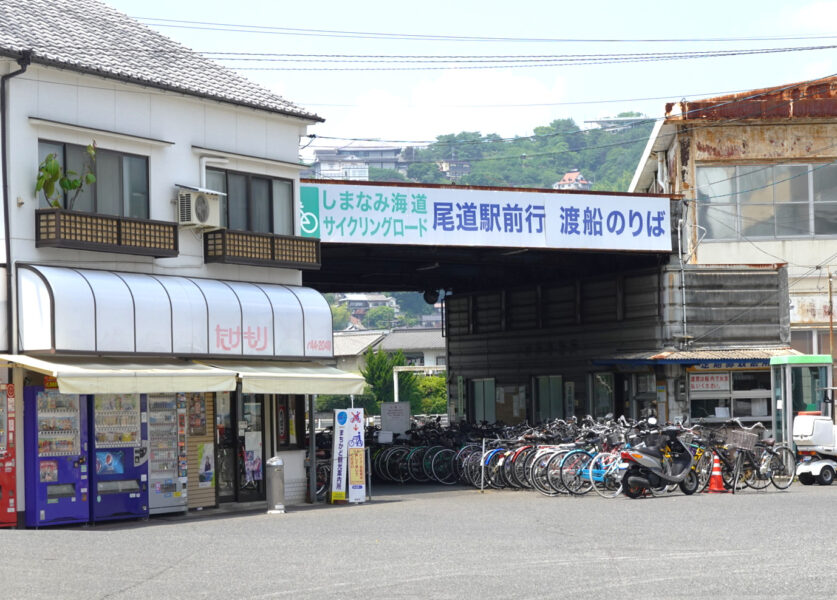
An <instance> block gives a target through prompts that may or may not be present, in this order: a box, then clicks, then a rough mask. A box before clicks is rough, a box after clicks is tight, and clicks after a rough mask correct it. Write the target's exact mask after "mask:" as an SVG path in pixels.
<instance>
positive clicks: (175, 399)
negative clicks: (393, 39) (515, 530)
mask: <svg viewBox="0 0 837 600" xmlns="http://www.w3.org/2000/svg"><path fill="white" fill-rule="evenodd" d="M0 23H2V27H0V74H2V80H0V85H2V86H3V89H2V94H3V102H2V103H0V108H2V112H0V131H2V134H3V136H4V139H3V144H2V147H0V163H2V164H1V165H0V168H1V169H2V180H3V187H2V198H3V206H2V215H0V223H2V224H0V236H2V238H3V240H4V243H3V244H2V245H0V248H2V250H0V253H2V257H3V260H2V261H0V262H2V276H0V282H1V283H0V287H2V291H0V305H2V306H0V314H2V315H3V316H2V318H0V351H2V352H3V353H5V354H4V355H3V358H2V366H3V367H7V368H3V369H0V373H2V375H0V377H2V383H8V384H13V385H14V387H13V388H9V390H11V389H15V390H17V393H16V394H15V395H14V401H13V402H12V403H11V406H12V407H13V408H14V412H15V413H16V414H17V415H18V418H19V430H20V431H21V432H22V431H23V430H26V431H27V432H28V433H27V434H26V436H25V437H19V438H18V440H19V441H20V442H21V443H20V444H18V445H17V446H16V447H14V446H13V447H9V448H3V450H4V452H0V460H2V457H3V455H4V454H5V451H6V450H9V451H10V452H11V457H12V458H13V459H14V461H13V462H14V463H15V464H16V468H17V471H16V476H14V475H13V476H12V481H13V483H12V485H13V486H14V484H15V483H16V486H17V489H16V494H15V493H14V491H15V488H14V487H11V488H10V487H9V486H8V485H7V483H8V482H6V481H3V483H2V487H3V490H2V491H3V493H2V496H0V506H2V504H1V503H2V502H5V501H7V500H8V498H9V497H12V498H16V499H17V504H16V505H12V507H11V510H10V511H9V512H10V513H11V514H15V512H17V517H18V520H19V522H20V523H24V522H25V523H26V524H27V525H31V526H38V527H40V526H44V525H50V524H52V523H62V524H63V523H72V522H86V521H88V520H93V521H98V520H107V519H111V518H124V517H125V516H139V517H142V516H147V514H148V511H149V510H150V511H151V512H152V513H154V512H167V511H180V510H187V509H189V508H203V507H207V506H215V505H216V504H218V503H229V504H228V505H231V506H235V505H236V503H240V502H252V501H257V502H265V485H264V481H265V477H264V470H263V468H262V465H264V464H265V462H266V459H267V458H268V457H270V456H273V455H276V454H279V455H281V456H282V457H283V459H284V464H285V482H286V488H285V489H286V502H287V503H289V504H294V503H299V502H303V501H304V499H305V495H306V488H307V487H308V485H309V483H308V482H307V479H306V471H305V468H304V464H303V463H304V455H305V436H304V433H303V432H304V431H305V420H304V419H305V411H306V397H308V398H310V395H311V394H315V393H319V392H318V391H317V390H324V389H325V388H326V387H331V386H328V385H327V382H329V381H330V382H331V383H334V384H336V386H337V387H339V388H340V389H341V390H345V391H346V392H347V393H349V392H350V390H353V389H362V385H363V382H362V378H359V377H357V376H354V375H348V374H345V373H340V372H338V371H336V370H335V369H333V368H331V367H324V366H323V365H322V364H321V363H320V362H318V361H319V360H322V359H325V360H330V359H331V358H332V356H333V342H332V331H331V328H332V326H331V324H332V320H331V311H330V308H329V305H328V303H327V302H326V300H325V298H323V296H322V295H320V294H319V293H318V292H317V291H315V290H313V289H310V288H306V287H303V286H302V285H301V283H302V270H303V269H317V268H319V267H320V258H319V257H320V249H319V241H318V240H317V239H313V238H305V237H302V236H301V235H300V225H299V214H300V202H299V172H300V171H301V170H302V169H303V168H304V165H301V164H299V161H298V145H299V138H300V137H301V136H304V135H306V133H307V129H308V127H309V126H310V125H314V124H316V123H318V122H321V121H322V120H323V119H322V118H321V117H319V116H318V115H316V114H314V113H312V112H309V111H308V110H306V109H304V108H302V107H300V106H297V105H296V104H294V103H292V102H290V101H289V100H287V99H285V98H283V97H281V96H279V95H277V94H275V93H274V92H272V91H270V90H268V89H265V88H263V87H261V86H259V85H257V84H255V83H253V82H251V81H249V80H247V79H245V78H243V77H241V76H240V75H238V74H236V73H234V72H233V71H230V70H228V69H226V68H225V67H222V66H220V65H218V64H215V63H214V62H212V61H210V60H208V59H206V58H204V57H203V56H202V55H200V54H199V53H196V52H193V51H191V50H189V49H188V48H185V47H183V46H182V45H180V44H178V43H176V42H174V41H172V40H170V39H168V38H166V37H165V36H163V35H162V34H160V33H158V32H156V31H154V30H152V29H150V28H149V27H147V26H145V25H143V24H141V23H139V22H138V21H136V20H134V19H132V18H130V17H128V16H126V15H124V14H122V13H120V12H118V11H116V10H114V9H113V8H111V7H110V6H108V5H107V4H105V3H104V2H101V1H99V0H3V2H2V3H0ZM62 40H63V41H62ZM94 142H95V151H94V152H93V153H92V155H91V153H88V149H87V147H88V146H90V145H93V144H94ZM58 168H60V169H61V170H62V171H76V172H78V173H83V174H84V173H88V172H89V173H91V174H93V175H94V176H95V182H92V181H88V182H87V184H86V185H84V187H82V188H81V190H80V192H79V193H78V194H74V193H65V192H63V190H62V187H61V186H60V185H58V184H57V182H53V183H55V184H56V185H55V190H56V191H55V192H54V193H53V194H52V195H51V197H49V198H48V197H47V196H46V194H45V193H37V194H36V193H35V192H34V190H35V186H36V181H37V180H38V179H39V177H42V178H47V177H49V176H51V175H52V174H53V173H54V171H55V169H58ZM42 181H44V180H43V179H42ZM47 187H52V186H47ZM198 359H199V361H198ZM222 363H223V366H221V364H222ZM257 373H260V374H261V376H257V375H256V374H257ZM7 374H8V376H7ZM347 375H348V378H345V377H344V376H347ZM280 376H282V381H280ZM341 378H343V383H341V382H340V381H341ZM257 380H258V381H259V382H260V383H256V381H257ZM347 381H352V382H354V384H352V385H344V384H345V383H346V382H347ZM4 389H5V388H4ZM333 389H334V388H332V390H333ZM2 393H3V400H2V402H0V405H2V404H5V401H6V400H5V398H6V396H5V394H6V391H3V392H2ZM59 393H61V394H63V395H65V396H67V397H66V398H65V397H63V396H62V397H60V398H59V397H58V394H59ZM9 399H10V400H11V399H12V396H11V395H9ZM187 402H188V406H189V413H188V414H189V423H190V425H189V426H188V427H184V428H183V431H181V432H180V434H182V437H180V438H178V435H180V434H178V433H177V431H175V433H174V434H172V435H168V436H162V437H160V438H157V437H155V436H157V435H158V432H160V429H161V428H160V427H155V425H157V424H160V423H176V422H177V413H176V412H171V411H174V410H176V409H177V407H182V408H183V409H184V410H185V407H186V405H187ZM56 407H59V408H61V407H64V409H66V410H64V409H62V410H63V414H62V418H61V419H58V420H57V419H56V418H55V415H54V414H53V415H52V417H51V419H52V420H51V421H50V426H49V427H48V428H47V430H46V431H41V429H40V427H41V423H43V422H46V421H40V420H38V419H37V418H36V417H37V415H39V414H40V413H41V411H44V410H46V411H49V410H52V411H53V412H55V410H56ZM141 407H142V408H141ZM146 408H147V409H148V418H147V419H146V416H147V415H146ZM157 411H162V412H157ZM166 411H169V412H166ZM140 412H142V417H140ZM2 416H3V413H2V411H0V417H2ZM184 416H185V415H184ZM182 418H183V417H181V419H182ZM182 422H183V421H181V423H182ZM85 427H88V428H89V432H90V436H89V438H87V437H85V431H86V429H85ZM175 429H176V428H175ZM59 430H60V431H59ZM149 431H150V435H151V436H152V438H153V439H152V441H151V442H149ZM169 433H171V432H169ZM160 435H162V434H160ZM163 437H165V439H163ZM178 439H179V440H180V441H178ZM55 440H58V441H57V442H56V441H55ZM181 442H182V443H181ZM88 444H89V448H88ZM159 444H168V445H167V446H166V450H165V454H162V453H161V452H160V451H159V448H160V447H162V446H160V445H159ZM172 444H173V445H172ZM94 447H95V448H102V447H118V451H114V453H113V454H112V455H111V456H112V457H113V456H118V457H121V459H123V461H124V462H121V463H120V468H122V467H124V468H125V474H124V477H123V478H125V481H118V482H115V481H114V482H110V484H107V482H104V483H102V482H99V483H101V488H97V487H96V486H97V485H99V483H97V480H96V479H95V478H93V477H91V479H90V480H88V479H87V472H86V471H85V470H84V469H82V470H81V471H80V470H79V468H78V465H79V464H88V465H90V467H91V468H90V473H91V475H92V474H94V470H93V467H94V465H96V463H97V455H94V454H93V452H94ZM149 448H151V450H150V451H149V452H147V453H146V451H147V450H149ZM88 449H89V454H88ZM245 456H248V457H249V459H248V461H249V462H248V463H247V464H245V458H244V457H245ZM42 459H44V460H47V462H46V463H45V462H43V461H42ZM67 460H69V462H66V461H67ZM73 465H75V467H73ZM254 465H256V466H254ZM7 466H8V465H7ZM65 467H66V469H65ZM187 467H188V468H187ZM245 469H246V471H247V472H248V473H249V475H248V484H249V485H247V486H242V485H240V483H241V482H240V480H239V478H238V474H239V473H244V472H245ZM45 470H49V472H50V479H49V481H50V482H54V483H55V484H56V486H57V487H56V488H54V489H58V488H61V490H62V491H61V492H60V494H59V496H60V497H59V496H56V497H55V498H52V497H51V496H50V498H51V499H50V500H48V501H44V498H46V497H47V495H48V493H47V492H46V491H44V488H42V487H39V486H42V484H43V482H44V481H45V479H44V478H43V473H44V472H46V471H45ZM0 471H2V472H3V474H4V476H6V474H8V473H9V472H10V471H9V470H7V469H4V468H3V467H2V466H0ZM120 472H121V471H120ZM81 473H84V475H83V476H82V475H81ZM207 474H208V475H207ZM128 480H130V481H128ZM114 483H116V484H119V485H116V486H114V485H113V484H114ZM106 484H107V485H110V487H108V488H107V489H105V488H106V487H107V485H106ZM122 484H124V485H122ZM128 484H130V485H128ZM97 490H98V491H97ZM123 492H124V493H123ZM51 493H52V492H49V494H51ZM97 497H98V499H99V500H98V501H96V502H94V500H93V499H96V498H97ZM120 511H121V512H120ZM6 512H7V511H6V509H5V508H4V509H3V511H2V513H3V516H4V517H5V515H6Z"/></svg>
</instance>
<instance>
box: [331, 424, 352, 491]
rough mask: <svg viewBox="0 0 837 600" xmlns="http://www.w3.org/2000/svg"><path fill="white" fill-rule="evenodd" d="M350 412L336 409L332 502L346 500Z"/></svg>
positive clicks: (332, 452) (332, 465) (332, 456)
mask: <svg viewBox="0 0 837 600" xmlns="http://www.w3.org/2000/svg"><path fill="white" fill-rule="evenodd" d="M348 431H349V411H347V410H340V409H336V408H335V409H334V438H333V441H332V448H331V461H332V463H331V502H332V504H334V503H336V502H345V500H346V458H347V456H346V455H347V452H346V450H347V449H348V441H349V440H348Z"/></svg>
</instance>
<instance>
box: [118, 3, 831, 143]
mask: <svg viewBox="0 0 837 600" xmlns="http://www.w3.org/2000/svg"><path fill="white" fill-rule="evenodd" d="M105 1H106V2H107V3H108V4H110V5H111V6H113V7H115V8H116V9H118V10H120V11H122V12H124V13H126V14H128V15H130V16H132V17H136V18H141V20H143V21H144V22H147V21H146V19H150V18H155V19H172V20H185V21H201V22H205V23H225V24H230V25H239V26H250V28H249V29H248V28H244V29H246V31H218V30H210V29H209V27H210V26H207V25H204V26H203V27H205V29H197V28H195V26H194V25H188V24H183V25H184V26H177V27H169V26H162V24H158V25H155V26H154V28H155V29H157V30H158V31H160V32H162V33H164V34H165V35H167V36H169V37H171V38H173V39H175V40H177V41H179V42H181V43H183V44H185V45H186V46H188V47H190V48H192V49H194V50H197V51H214V52H218V51H223V52H250V53H271V54H273V55H279V54H304V55H314V54H316V55H333V56H345V55H378V56H388V57H391V56H395V55H398V56H405V57H410V56H418V55H421V56H425V55H433V56H471V57H475V56H485V55H503V56H515V57H517V56H520V55H559V54H561V55H578V54H591V55H600V54H625V53H660V52H672V51H676V52H706V51H718V50H736V49H738V50H741V49H750V50H752V49H777V48H790V47H807V46H831V45H837V0H835V1H823V2H805V1H800V2H796V3H790V2H787V1H775V0H763V1H757V2H754V1H729V0H726V1H723V2H716V1H706V0H704V1H701V2H692V3H688V4H686V3H661V2H641V1H640V2H624V1H620V2H610V1H608V2H604V1H595V0H594V1H592V2H586V3H584V2H573V3H569V2H560V1H555V0H544V1H528V0H519V1H518V2H507V1H505V2H494V1H486V0H482V1H480V2H476V1H472V0H456V1H452V0H447V1H444V2H441V1H438V0H423V1H421V2H415V3H409V2H391V1H386V2H385V1H382V0H359V1H356V2H347V1H345V0H342V1H336V0H319V1H311V2H300V1H298V0H294V1H282V0H273V1H255V0H238V1H236V2H229V1H219V0H200V1H194V0H179V1H177V2H174V1H172V0H145V1H144V2H141V3H138V2H136V1H130V2H129V1H128V0H105ZM170 25H174V24H173V23H170ZM253 26H262V27H273V28H286V30H285V31H282V32H277V31H274V32H271V33H262V32H258V31H254V30H253V29H252V27H253ZM288 30H297V31H295V32H291V31H288ZM312 30H320V31H326V30H327V31H330V32H353V34H352V35H346V34H345V33H344V34H342V35H340V34H335V33H328V34H316V35H315V34H314V32H313V31H312ZM361 33H376V34H383V33H386V34H400V35H399V36H396V37H389V38H387V39H380V37H379V38H378V39H369V38H368V36H366V37H364V36H361V35H358V34H361ZM410 36H422V37H424V36H437V37H439V38H443V39H436V40H426V39H415V38H413V39H405V38H407V37H410ZM455 36H456V37H471V38H473V37H482V38H515V39H516V41H508V40H497V39H495V40H493V41H474V40H468V41H453V40H450V39H449V38H450V37H455ZM813 36H821V37H813ZM829 36H831V37H829ZM778 37H795V38H797V39H775V38H778ZM399 38H400V39H399ZM524 38H525V39H526V40H533V39H534V38H537V39H540V40H544V39H548V40H555V39H564V40H591V39H597V40H605V39H607V40H638V39H643V40H648V39H655V40H656V39H660V38H666V39H677V40H686V39H690V40H692V41H681V42H659V43H651V42H629V41H621V42H604V41H599V42H579V41H561V42H558V41H550V42H547V41H523V39H524ZM718 38H738V39H739V40H740V38H751V39H747V40H744V41H731V40H729V39H726V40H723V39H718ZM752 38H773V39H758V40H756V39H752ZM708 39H713V40H717V41H700V40H708ZM272 58H273V59H274V60H273V61H272V62H252V61H251V62H246V61H238V62H235V63H232V62H224V63H223V64H225V65H228V66H233V65H236V66H246V67H257V68H259V69H263V68H265V67H266V68H268V69H271V70H241V71H240V72H241V73H242V74H243V75H245V76H246V77H249V78H250V79H252V80H254V81H257V82H259V83H261V84H262V85H264V86H266V87H268V88H270V89H271V90H273V91H275V92H277V93H279V94H281V95H283V96H284V97H285V98H287V99H288V100H291V101H293V102H295V103H297V104H299V105H301V106H303V107H305V108H307V109H309V110H311V111H313V112H315V113H317V114H318V115H320V116H321V117H323V118H324V119H325V120H326V121H325V123H323V124H320V125H317V126H315V127H312V128H311V129H310V132H311V133H315V134H317V136H318V138H320V139H318V140H317V142H316V143H317V144H319V145H341V144H346V143H348V142H345V141H341V140H337V139H327V138H362V139H379V140H393V141H396V140H397V141H423V140H424V141H432V140H434V139H435V138H436V136H438V135H442V134H447V133H458V132H460V131H478V132H480V133H482V134H484V135H485V134H489V133H496V134H499V135H501V136H503V137H512V136H526V135H531V134H532V132H533V128H534V127H537V126H539V125H546V124H548V123H550V122H551V121H552V120H554V119H560V118H573V119H575V120H576V122H577V123H578V124H579V125H583V122H584V121H585V120H590V119H596V118H600V117H605V116H610V115H616V114H617V113H619V112H622V111H629V110H634V111H640V112H643V113H645V114H647V115H649V116H654V117H658V116H661V115H662V114H663V109H664V104H665V102H666V100H667V99H668V100H678V99H680V98H683V97H688V98H692V99H694V98H696V97H699V96H705V95H707V94H722V93H727V92H733V91H741V90H750V89H755V88H761V87H768V86H774V85H782V84H786V83H792V82H796V81H802V80H807V79H812V78H817V77H823V76H827V75H831V74H834V73H837V50H836V49H820V50H810V51H796V52H786V53H765V54H760V55H752V56H732V57H723V58H691V59H687V60H668V61H660V60H654V61H648V62H627V63H620V64H589V65H585V66H575V65H572V66H570V65H568V66H553V65H550V66H540V67H521V66H517V67H514V68H504V69H449V68H441V69H440V68H433V69H428V68H427V67H425V68H423V69H422V70H408V71H394V70H369V68H370V67H375V68H380V67H384V66H385V67H388V68H392V67H404V66H408V64H405V63H397V64H389V65H383V64H381V61H378V62H377V64H376V63H371V64H370V63H369V62H368V61H367V62H363V63H334V62H331V63H300V62H279V61H276V60H275V59H277V58H283V57H279V56H273V57H272ZM595 60H599V59H595ZM353 64H354V65H355V66H363V67H364V68H365V69H367V70H342V69H346V68H347V67H350V66H352V65H353ZM312 67H320V68H321V67H328V68H331V69H334V68H337V69H341V70H321V71H315V70H310V68H312ZM277 68H280V69H284V70H273V69H277ZM288 68H294V69H299V68H302V69H305V70H287V69H288ZM643 98H650V99H648V100H642V99H643ZM614 100H618V102H612V101H614Z"/></svg>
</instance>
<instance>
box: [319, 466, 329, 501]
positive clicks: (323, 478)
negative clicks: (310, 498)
mask: <svg viewBox="0 0 837 600" xmlns="http://www.w3.org/2000/svg"><path fill="white" fill-rule="evenodd" d="M316 473H317V498H319V499H321V500H322V499H323V498H325V495H326V492H327V491H328V489H329V488H330V487H331V465H329V464H328V463H324V462H322V463H317V471H316Z"/></svg>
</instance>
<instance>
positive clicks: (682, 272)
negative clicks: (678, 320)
mask: <svg viewBox="0 0 837 600" xmlns="http://www.w3.org/2000/svg"><path fill="white" fill-rule="evenodd" d="M682 230H683V219H679V220H678V221H677V258H678V259H680V310H682V311H683V346H684V349H685V347H686V346H687V345H688V337H686V336H687V333H686V269H685V267H684V266H683V234H682Z"/></svg>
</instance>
